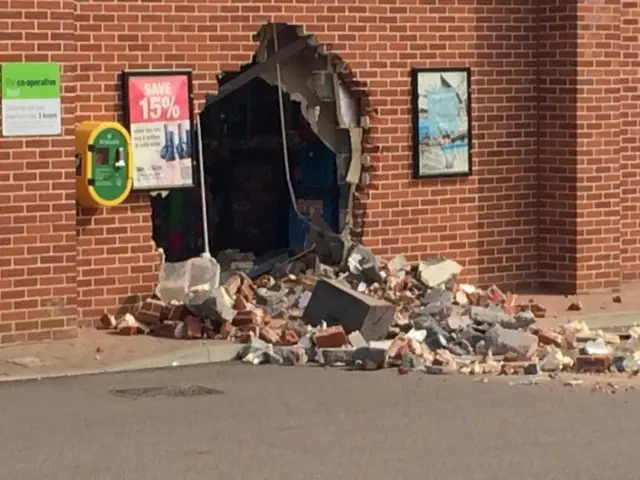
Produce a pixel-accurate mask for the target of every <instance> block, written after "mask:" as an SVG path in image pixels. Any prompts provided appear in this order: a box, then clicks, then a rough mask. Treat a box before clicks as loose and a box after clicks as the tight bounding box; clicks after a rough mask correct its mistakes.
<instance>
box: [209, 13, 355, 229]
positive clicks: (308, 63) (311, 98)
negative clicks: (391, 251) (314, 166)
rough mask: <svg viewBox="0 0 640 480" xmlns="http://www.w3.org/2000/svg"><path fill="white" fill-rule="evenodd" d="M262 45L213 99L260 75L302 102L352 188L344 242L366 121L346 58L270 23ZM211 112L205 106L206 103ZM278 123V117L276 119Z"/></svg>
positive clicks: (345, 212)
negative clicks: (345, 75) (346, 74)
mask: <svg viewBox="0 0 640 480" xmlns="http://www.w3.org/2000/svg"><path fill="white" fill-rule="evenodd" d="M254 41H255V42H256V43H257V44H258V46H257V48H256V52H255V58H254V61H255V65H254V66H252V67H251V68H249V69H247V70H246V71H245V72H243V73H242V74H240V75H238V76H237V77H236V78H234V79H233V80H231V81H229V82H227V83H225V84H224V85H223V86H221V87H220V89H219V91H218V95H216V96H214V97H212V98H211V100H212V101H213V102H215V101H218V100H220V99H221V98H224V97H225V96H226V95H228V94H229V93H231V92H233V91H235V90H237V89H238V88H240V87H242V86H243V85H245V84H247V83H248V82H249V81H251V80H252V79H253V78H256V77H260V78H262V79H263V80H265V81H266V82H267V83H269V84H271V85H277V84H278V75H277V67H276V66H277V65H279V68H280V87H281V88H282V90H283V91H284V92H286V93H288V94H289V95H290V96H291V99H292V100H295V101H298V102H300V108H301V110H302V112H301V113H302V115H303V116H304V117H305V118H306V119H307V121H308V122H309V124H310V125H311V128H312V129H313V131H314V132H315V133H316V135H318V137H319V138H320V139H321V140H322V141H323V142H324V143H325V145H327V147H329V148H330V149H331V150H333V151H334V152H335V153H336V158H337V162H338V165H337V167H338V172H339V174H342V175H343V176H344V177H345V178H346V182H347V184H349V185H350V188H349V198H348V202H347V205H348V206H347V207H346V208H345V209H344V210H343V218H344V225H343V227H344V228H343V229H342V237H343V240H345V241H346V240H349V239H350V235H351V231H352V229H353V197H354V195H355V190H356V188H355V187H356V185H357V184H358V183H359V182H360V178H361V171H362V163H363V162H362V151H363V145H362V142H363V127H362V126H363V123H364V122H362V121H361V111H360V105H359V102H358V101H356V99H355V97H354V96H353V95H352V94H351V93H350V91H349V89H348V88H347V86H346V85H345V83H344V82H343V81H342V80H341V78H340V72H341V71H342V70H343V69H344V68H345V66H344V64H343V62H342V61H340V60H339V59H337V57H336V56H335V55H333V54H331V53H327V52H326V51H325V50H324V48H323V47H322V46H319V45H318V44H317V43H316V41H315V39H314V38H313V36H312V35H306V34H304V32H303V29H302V28H301V27H297V26H292V25H287V24H271V23H270V24H266V25H264V26H263V27H262V28H260V30H259V31H258V32H257V33H256V35H255V36H254ZM205 110H206V107H205ZM274 121H276V119H274Z"/></svg>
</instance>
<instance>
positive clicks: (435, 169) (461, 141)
mask: <svg viewBox="0 0 640 480" xmlns="http://www.w3.org/2000/svg"><path fill="white" fill-rule="evenodd" d="M469 79H470V73H469V70H468V69H439V70H437V69H414V70H413V79H412V88H413V120H414V121H413V128H414V129H415V130H414V132H413V139H414V145H413V149H414V152H413V155H414V159H413V163H414V177H433V176H454V175H458V176H462V175H470V174H471V155H470V141H471V136H470V132H469V130H470V98H469V97H470V95H469V91H470V85H469V82H470V80H469Z"/></svg>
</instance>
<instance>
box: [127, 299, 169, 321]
mask: <svg viewBox="0 0 640 480" xmlns="http://www.w3.org/2000/svg"><path fill="white" fill-rule="evenodd" d="M165 312H166V305H165V303H164V302H161V301H160V300H156V299H154V298H147V299H146V300H145V301H144V302H140V303H138V304H136V306H135V307H134V310H133V316H134V317H135V319H136V320H137V321H138V322H140V323H142V324H143V325H150V326H151V325H157V324H158V323H160V322H161V321H162V320H163V316H164V314H165Z"/></svg>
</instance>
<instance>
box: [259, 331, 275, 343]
mask: <svg viewBox="0 0 640 480" xmlns="http://www.w3.org/2000/svg"><path fill="white" fill-rule="evenodd" d="M259 338H260V340H262V341H263V342H267V343H271V344H276V343H278V341H279V340H280V333H279V332H278V331H277V330H274V329H273V328H271V327H263V328H261V329H260V334H259Z"/></svg>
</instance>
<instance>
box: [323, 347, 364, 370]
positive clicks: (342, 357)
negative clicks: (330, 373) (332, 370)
mask: <svg viewBox="0 0 640 480" xmlns="http://www.w3.org/2000/svg"><path fill="white" fill-rule="evenodd" d="M318 353H319V356H320V362H321V363H322V364H323V365H327V366H332V365H353V362H354V356H355V350H354V349H352V348H322V349H320V350H319V351H318Z"/></svg>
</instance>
